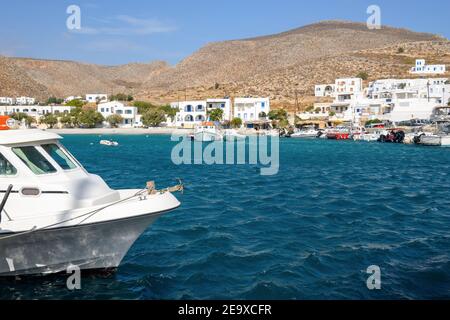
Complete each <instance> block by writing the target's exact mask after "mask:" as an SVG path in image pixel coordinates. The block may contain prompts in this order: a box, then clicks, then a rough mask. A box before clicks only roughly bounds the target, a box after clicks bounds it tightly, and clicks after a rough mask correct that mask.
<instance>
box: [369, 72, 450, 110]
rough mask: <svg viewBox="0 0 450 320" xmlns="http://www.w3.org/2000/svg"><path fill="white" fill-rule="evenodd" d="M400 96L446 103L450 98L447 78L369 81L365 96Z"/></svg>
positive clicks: (382, 97)
mask: <svg viewBox="0 0 450 320" xmlns="http://www.w3.org/2000/svg"><path fill="white" fill-rule="evenodd" d="M394 95H396V96H398V97H400V98H403V99H405V98H420V99H429V100H432V101H433V102H435V103H436V104H445V105H446V104H447V103H448V102H449V99H450V84H448V79H447V78H429V79H384V80H377V81H374V82H371V83H370V84H369V88H368V91H367V96H368V97H369V98H371V99H386V101H387V102H390V99H392V98H393V96H394Z"/></svg>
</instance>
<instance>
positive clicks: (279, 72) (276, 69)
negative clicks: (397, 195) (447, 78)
mask: <svg viewBox="0 0 450 320" xmlns="http://www.w3.org/2000/svg"><path fill="white" fill-rule="evenodd" d="M399 48H403V51H404V52H402V53H399V52H400V51H399ZM419 57H423V58H426V59H427V60H428V61H429V62H431V63H446V64H448V65H450V42H449V41H448V40H447V39H444V38H442V37H439V36H436V35H432V34H425V33H417V32H412V31H409V30H404V29H396V28H390V27H383V28H382V29H381V30H369V29H368V28H367V27H366V25H365V24H362V23H353V22H342V21H325V22H320V23H317V24H312V25H308V26H305V27H302V28H298V29H294V30H290V31H287V32H284V33H280V34H275V35H269V36H264V37H258V38H251V39H243V40H232V41H224V42H217V43H211V44H207V45H206V46H204V47H203V48H201V49H200V50H198V51H197V52H195V53H194V54H193V55H191V56H189V57H187V58H186V59H184V60H183V61H181V62H180V63H179V64H177V65H175V66H169V65H167V64H166V63H165V62H154V63H149V64H127V65H123V66H115V67H108V66H99V65H92V64H82V63H77V62H70V61H49V60H36V59H18V58H0V81H1V86H0V96H1V95H13V96H14V95H31V96H36V97H39V98H41V99H45V98H47V97H48V96H49V95H55V96H67V95H73V94H83V93H87V92H94V91H96V92H97V91H101V92H106V93H111V92H125V93H132V94H134V95H135V96H136V97H137V98H140V99H148V100H151V101H154V102H160V103H167V102H170V101H173V100H177V99H184V98H187V99H204V98H206V97H208V96H209V97H219V96H224V95H229V96H236V95H263V96H270V97H271V98H272V100H273V102H274V105H275V106H280V107H287V108H289V107H291V108H292V107H293V106H294V101H295V96H296V93H297V97H298V98H299V101H300V105H301V106H304V105H307V104H310V103H312V102H313V101H314V98H313V97H311V95H312V94H313V86H314V84H317V83H324V82H333V81H334V79H335V78H336V77H347V76H349V77H350V76H356V74H357V73H358V72H360V71H366V72H368V74H369V77H370V79H376V78H383V77H406V76H408V77H410V76H411V75H409V74H408V73H407V71H408V70H409V68H410V67H412V66H413V63H414V59H415V58H419Z"/></svg>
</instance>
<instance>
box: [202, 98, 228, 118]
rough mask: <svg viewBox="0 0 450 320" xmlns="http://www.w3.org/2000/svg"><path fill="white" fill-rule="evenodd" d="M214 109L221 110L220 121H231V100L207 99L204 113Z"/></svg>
mask: <svg viewBox="0 0 450 320" xmlns="http://www.w3.org/2000/svg"><path fill="white" fill-rule="evenodd" d="M214 109H221V110H223V117H222V121H231V119H232V114H231V100H230V99H228V98H224V99H207V100H206V111H207V112H209V111H211V110H214Z"/></svg>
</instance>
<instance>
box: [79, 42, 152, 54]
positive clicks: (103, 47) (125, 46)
mask: <svg viewBox="0 0 450 320" xmlns="http://www.w3.org/2000/svg"><path fill="white" fill-rule="evenodd" d="M144 49H145V47H143V46H141V45H138V44H136V43H133V42H130V41H124V40H118V39H105V40H100V41H90V42H89V43H87V44H86V45H84V46H83V50H86V51H93V52H115V53H117V52H130V51H136V52H138V51H142V50H144Z"/></svg>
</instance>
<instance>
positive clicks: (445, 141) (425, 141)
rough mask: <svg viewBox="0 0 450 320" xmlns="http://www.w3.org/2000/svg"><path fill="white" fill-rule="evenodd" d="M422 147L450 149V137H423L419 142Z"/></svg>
mask: <svg viewBox="0 0 450 320" xmlns="http://www.w3.org/2000/svg"><path fill="white" fill-rule="evenodd" d="M419 144H420V145H424V146H438V147H450V136H422V137H420V141H419Z"/></svg>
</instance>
